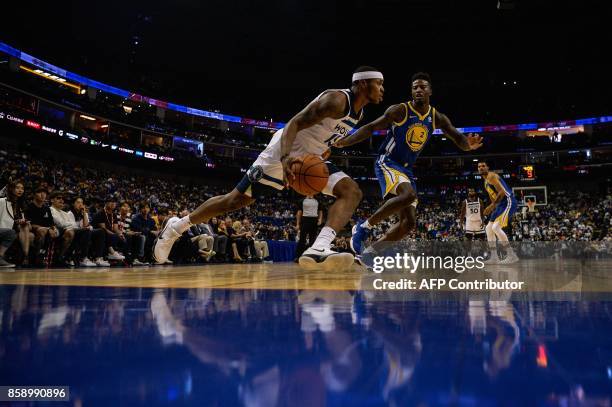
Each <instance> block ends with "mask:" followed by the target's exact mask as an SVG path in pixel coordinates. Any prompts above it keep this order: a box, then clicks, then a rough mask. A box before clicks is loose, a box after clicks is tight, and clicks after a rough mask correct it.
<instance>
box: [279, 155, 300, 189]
mask: <svg viewBox="0 0 612 407" xmlns="http://www.w3.org/2000/svg"><path fill="white" fill-rule="evenodd" d="M301 161H302V160H301V159H300V158H297V157H285V158H284V159H283V160H282V161H281V164H282V165H283V183H284V184H285V186H286V187H288V186H290V184H291V182H293V181H295V174H294V173H293V170H292V169H291V166H292V165H293V164H294V163H296V162H298V163H299V162H301Z"/></svg>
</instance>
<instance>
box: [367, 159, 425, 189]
mask: <svg viewBox="0 0 612 407" xmlns="http://www.w3.org/2000/svg"><path fill="white" fill-rule="evenodd" d="M374 172H375V173H376V178H378V183H379V184H380V192H381V193H382V197H383V198H385V197H386V196H387V195H388V194H393V195H397V186H398V185H399V184H401V183H403V182H409V183H410V185H411V186H412V188H413V189H414V192H415V193H416V190H417V189H416V182H414V175H412V168H407V167H404V166H402V165H399V164H398V163H396V162H395V161H393V160H390V159H388V158H385V157H384V156H380V157H379V158H378V160H376V163H375V164H374Z"/></svg>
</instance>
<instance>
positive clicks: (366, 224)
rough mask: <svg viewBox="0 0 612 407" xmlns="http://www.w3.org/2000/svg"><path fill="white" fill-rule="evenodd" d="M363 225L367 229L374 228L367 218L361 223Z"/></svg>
mask: <svg viewBox="0 0 612 407" xmlns="http://www.w3.org/2000/svg"><path fill="white" fill-rule="evenodd" d="M361 227H362V228H366V229H372V225H370V222H369V221H368V220H367V219H366V220H365V222H363V223H362V224H361Z"/></svg>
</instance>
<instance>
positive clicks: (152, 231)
mask: <svg viewBox="0 0 612 407" xmlns="http://www.w3.org/2000/svg"><path fill="white" fill-rule="evenodd" d="M162 216H163V215H162ZM131 230H132V231H133V232H136V233H139V234H140V236H141V238H140V242H139V244H140V245H141V246H140V247H139V249H138V256H139V261H140V262H142V263H146V262H147V258H146V256H147V255H146V254H145V253H149V252H150V251H151V250H150V248H151V247H152V246H153V241H154V240H155V239H156V238H157V235H158V233H159V230H158V226H157V225H156V223H155V220H154V219H153V217H152V216H151V208H150V207H149V204H148V203H146V202H141V204H140V210H139V211H138V213H137V214H136V215H134V216H133V217H132V223H131Z"/></svg>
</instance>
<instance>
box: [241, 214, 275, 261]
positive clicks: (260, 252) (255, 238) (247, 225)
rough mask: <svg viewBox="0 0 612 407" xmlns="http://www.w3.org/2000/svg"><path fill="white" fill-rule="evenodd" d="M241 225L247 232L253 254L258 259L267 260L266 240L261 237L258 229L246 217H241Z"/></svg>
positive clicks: (268, 253) (268, 251)
mask: <svg viewBox="0 0 612 407" xmlns="http://www.w3.org/2000/svg"><path fill="white" fill-rule="evenodd" d="M242 227H243V229H244V231H245V232H247V238H248V239H250V240H251V241H252V242H253V249H254V253H253V255H254V256H257V258H258V260H259V261H264V260H269V257H270V250H269V249H268V242H266V241H265V240H264V239H263V238H262V237H261V235H260V233H259V231H257V230H256V229H255V227H254V226H253V224H252V223H251V221H250V220H249V219H248V218H244V219H243V221H242Z"/></svg>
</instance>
